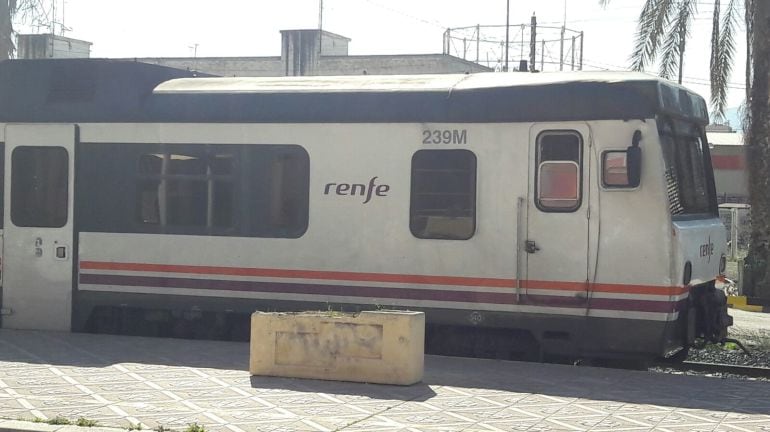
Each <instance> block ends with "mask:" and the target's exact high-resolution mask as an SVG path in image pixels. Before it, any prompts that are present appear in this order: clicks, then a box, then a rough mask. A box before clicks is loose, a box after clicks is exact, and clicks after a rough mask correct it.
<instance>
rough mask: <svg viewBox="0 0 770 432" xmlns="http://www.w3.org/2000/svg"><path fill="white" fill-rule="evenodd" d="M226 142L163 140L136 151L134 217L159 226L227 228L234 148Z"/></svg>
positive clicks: (229, 224)
mask: <svg viewBox="0 0 770 432" xmlns="http://www.w3.org/2000/svg"><path fill="white" fill-rule="evenodd" d="M232 147H233V146H226V148H225V146H222V147H220V146H205V145H179V146H173V145H169V146H165V147H164V150H165V151H160V152H157V153H151V154H142V155H140V156H139V161H138V167H137V172H138V175H139V178H138V182H137V215H138V218H137V219H138V222H139V223H141V224H151V225H159V226H163V227H166V226H171V227H173V226H178V227H206V228H211V227H219V228H232V227H233V213H234V211H235V209H234V201H233V187H234V186H233V185H234V171H233V164H232V160H233V153H232V152H234V151H237V148H232ZM227 150H229V151H230V152H228V151H227ZM222 160H229V161H230V163H229V164H227V163H223V162H222Z"/></svg>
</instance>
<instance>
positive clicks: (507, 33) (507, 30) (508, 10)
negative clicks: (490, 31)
mask: <svg viewBox="0 0 770 432" xmlns="http://www.w3.org/2000/svg"><path fill="white" fill-rule="evenodd" d="M565 1H566V0H565ZM510 30H511V0H506V2H505V64H504V65H503V72H508V41H509V40H510Z"/></svg>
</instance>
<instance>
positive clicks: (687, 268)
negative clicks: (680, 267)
mask: <svg viewBox="0 0 770 432" xmlns="http://www.w3.org/2000/svg"><path fill="white" fill-rule="evenodd" d="M691 280H692V264H691V263H690V261H687V262H686V263H685V265H684V276H682V284H684V286H689V285H690V281H691Z"/></svg>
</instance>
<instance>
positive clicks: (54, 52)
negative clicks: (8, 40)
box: [16, 34, 91, 59]
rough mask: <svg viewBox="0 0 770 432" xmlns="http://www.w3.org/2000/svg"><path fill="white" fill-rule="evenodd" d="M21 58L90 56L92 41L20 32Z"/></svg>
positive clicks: (18, 41) (18, 52)
mask: <svg viewBox="0 0 770 432" xmlns="http://www.w3.org/2000/svg"><path fill="white" fill-rule="evenodd" d="M16 46H17V49H18V51H17V55H18V58H20V59H47V58H88V57H90V56H91V42H86V41H82V40H78V39H72V38H68V37H64V36H58V35H54V34H20V35H18V36H17V37H16Z"/></svg>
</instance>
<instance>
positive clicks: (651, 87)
mask: <svg viewBox="0 0 770 432" xmlns="http://www.w3.org/2000/svg"><path fill="white" fill-rule="evenodd" d="M0 101H2V103H0V122H72V123H99V122H177V123H187V122H202V123H311V122H339V123H354V122H380V123H382V122H390V123H395V122H423V123H428V122H430V123H470V122H473V123H491V122H545V121H579V120H610V119H621V120H627V119H647V118H654V117H655V116H656V115H657V114H658V113H660V112H661V111H668V112H670V113H672V114H676V115H681V116H685V117H689V118H694V119H696V120H698V121H699V122H700V123H703V124H705V123H707V121H708V115H707V113H706V105H705V102H704V101H703V99H702V98H701V97H700V96H697V95H695V94H694V93H692V92H689V91H687V90H686V89H684V88H683V87H679V86H676V85H674V84H671V83H669V82H667V81H663V80H661V79H659V78H657V77H654V76H651V75H646V74H641V73H633V72H564V73H479V74H469V75H412V76H398V75H391V76H372V75H363V76H340V77H276V78H252V77H247V78H235V77H230V78H224V77H211V76H201V75H200V74H196V73H194V72H191V71H185V70H179V69H173V68H167V67H162V66H157V65H150V64H145V63H139V62H131V61H124V60H122V61H121V60H95V59H66V60H65V59H58V60H10V61H3V62H0Z"/></svg>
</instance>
